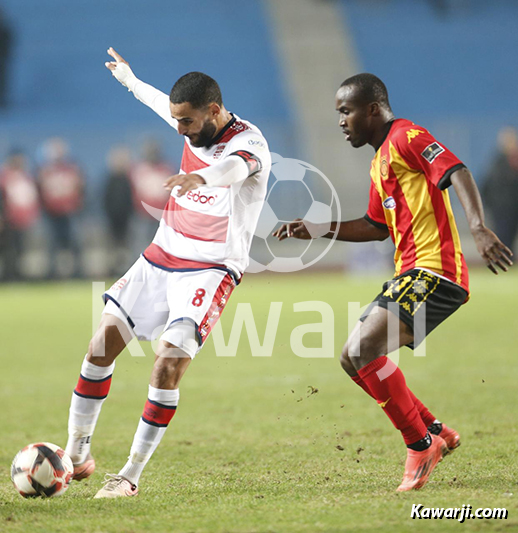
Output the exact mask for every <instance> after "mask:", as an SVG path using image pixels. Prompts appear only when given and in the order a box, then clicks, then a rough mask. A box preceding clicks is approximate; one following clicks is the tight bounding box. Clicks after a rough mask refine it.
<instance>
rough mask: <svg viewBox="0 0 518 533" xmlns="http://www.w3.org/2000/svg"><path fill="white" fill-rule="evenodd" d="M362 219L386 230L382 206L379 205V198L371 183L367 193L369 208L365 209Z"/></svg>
mask: <svg viewBox="0 0 518 533" xmlns="http://www.w3.org/2000/svg"><path fill="white" fill-rule="evenodd" d="M364 218H365V220H367V221H368V222H370V223H371V224H372V225H373V226H376V227H377V228H381V229H387V221H386V219H385V213H384V211H383V204H382V203H381V196H380V195H379V192H378V191H377V189H376V187H375V186H374V183H373V182H372V181H371V188H370V191H369V207H368V208H367V213H366V214H365V217H364Z"/></svg>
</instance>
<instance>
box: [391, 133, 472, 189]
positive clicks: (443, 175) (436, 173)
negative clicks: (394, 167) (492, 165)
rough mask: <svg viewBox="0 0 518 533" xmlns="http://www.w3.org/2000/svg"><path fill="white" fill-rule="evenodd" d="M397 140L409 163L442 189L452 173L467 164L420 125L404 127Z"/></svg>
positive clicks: (449, 183)
mask: <svg viewBox="0 0 518 533" xmlns="http://www.w3.org/2000/svg"><path fill="white" fill-rule="evenodd" d="M395 141H396V145H397V151H398V152H399V154H400V155H401V156H402V157H403V159H405V161H406V162H407V163H408V165H409V166H410V167H411V168H413V169H415V170H420V171H422V172H423V173H424V175H425V176H426V178H427V179H428V180H429V181H431V182H432V183H433V184H434V185H435V186H436V187H438V188H439V189H441V190H444V189H446V188H448V187H449V186H450V185H451V175H452V174H453V173H454V172H455V171H456V170H459V169H460V168H462V167H464V166H465V165H464V163H463V162H462V161H461V160H460V159H459V158H458V157H457V156H456V155H455V154H454V153H453V152H451V151H450V150H448V148H446V147H445V146H444V145H442V144H440V143H439V142H438V141H437V140H436V139H435V138H434V137H433V136H432V135H431V134H430V133H429V132H428V131H427V130H425V129H424V128H420V127H419V126H412V127H410V128H408V130H404V129H402V130H401V132H400V133H399V134H398V136H397V137H396V139H395Z"/></svg>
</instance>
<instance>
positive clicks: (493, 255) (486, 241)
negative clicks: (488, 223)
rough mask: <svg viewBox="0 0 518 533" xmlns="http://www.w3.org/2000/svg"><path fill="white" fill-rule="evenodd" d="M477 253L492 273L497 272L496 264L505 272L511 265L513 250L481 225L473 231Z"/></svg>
mask: <svg viewBox="0 0 518 533" xmlns="http://www.w3.org/2000/svg"><path fill="white" fill-rule="evenodd" d="M473 238H474V240H475V244H476V245H477V249H478V253H479V254H480V255H481V256H482V258H483V259H484V261H485V262H486V265H487V268H489V270H491V272H493V273H494V274H498V270H497V268H496V267H497V266H498V267H499V268H500V269H501V270H503V271H504V272H507V270H508V267H510V266H512V264H513V262H512V261H511V257H512V255H513V252H511V250H509V248H508V247H507V246H506V245H505V244H504V243H503V242H502V241H501V240H500V239H499V238H498V237H497V236H496V235H495V234H494V233H493V232H492V231H491V230H490V229H488V228H486V227H483V228H481V229H479V230H477V231H476V232H474V233H473Z"/></svg>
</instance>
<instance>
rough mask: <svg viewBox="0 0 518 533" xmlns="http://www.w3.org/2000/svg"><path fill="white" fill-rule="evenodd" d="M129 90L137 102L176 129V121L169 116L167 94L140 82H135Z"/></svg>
mask: <svg viewBox="0 0 518 533" xmlns="http://www.w3.org/2000/svg"><path fill="white" fill-rule="evenodd" d="M131 90H132V92H133V95H134V96H135V98H136V99H137V100H140V101H141V102H142V103H143V104H144V105H147V106H148V107H149V108H150V109H152V110H153V111H154V112H155V113H156V114H157V115H158V116H159V117H160V118H162V119H163V120H165V121H166V122H167V123H168V124H169V125H170V126H171V127H173V128H174V129H175V130H177V129H178V121H177V120H175V119H174V118H173V117H172V116H171V110H170V109H169V96H167V94H165V93H163V92H162V91H159V90H158V89H155V87H153V86H152V85H149V84H148V83H144V82H143V81H142V80H137V82H136V83H135V85H134V86H133V88H132V89H131Z"/></svg>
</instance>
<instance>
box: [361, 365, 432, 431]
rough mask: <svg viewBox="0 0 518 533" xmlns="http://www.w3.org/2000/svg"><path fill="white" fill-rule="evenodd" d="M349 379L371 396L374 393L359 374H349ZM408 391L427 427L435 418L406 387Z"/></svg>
mask: <svg viewBox="0 0 518 533" xmlns="http://www.w3.org/2000/svg"><path fill="white" fill-rule="evenodd" d="M351 379H352V380H353V381H354V382H355V383H356V385H358V386H360V387H361V388H362V389H363V390H364V391H365V392H366V393H367V394H368V395H369V396H370V397H371V398H374V395H373V394H372V392H371V390H370V389H369V387H368V386H367V384H366V383H365V381H363V379H362V378H361V377H360V376H358V375H356V376H351ZM407 389H408V387H407ZM408 393H409V394H410V397H411V398H412V400H413V401H414V405H415V406H416V408H417V410H418V411H419V415H420V416H421V420H422V421H423V422H424V424H425V426H426V427H428V426H429V425H430V424H432V423H433V422H435V420H436V418H435V416H433V415H432V413H430V411H429V410H428V408H427V407H426V406H425V405H424V404H423V402H421V400H420V399H419V398H417V397H416V395H415V394H414V393H413V392H412V391H411V390H410V389H408Z"/></svg>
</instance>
